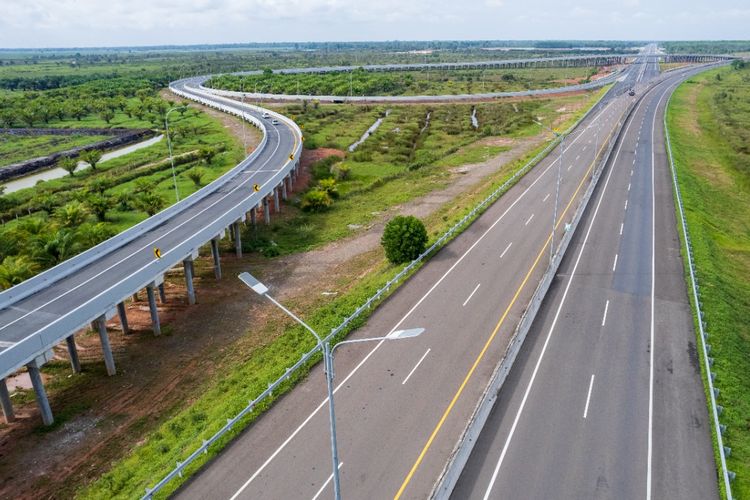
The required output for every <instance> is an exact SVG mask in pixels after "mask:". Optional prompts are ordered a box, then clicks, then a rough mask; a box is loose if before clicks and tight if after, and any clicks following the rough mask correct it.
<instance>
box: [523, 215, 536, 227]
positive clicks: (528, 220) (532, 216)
mask: <svg viewBox="0 0 750 500" xmlns="http://www.w3.org/2000/svg"><path fill="white" fill-rule="evenodd" d="M533 218H534V214H531V217H529V218H528V219H527V220H526V224H524V226H528V225H529V222H531V219H533Z"/></svg>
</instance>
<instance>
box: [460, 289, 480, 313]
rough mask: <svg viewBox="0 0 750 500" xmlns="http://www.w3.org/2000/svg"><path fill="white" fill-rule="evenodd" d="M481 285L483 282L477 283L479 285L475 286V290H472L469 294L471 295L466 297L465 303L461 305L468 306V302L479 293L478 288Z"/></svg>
mask: <svg viewBox="0 0 750 500" xmlns="http://www.w3.org/2000/svg"><path fill="white" fill-rule="evenodd" d="M479 285H481V283H477V286H475V287H474V290H472V291H471V293H470V294H469V296H468V297H466V300H464V303H463V304H461V307H466V304H468V303H469V301H470V300H471V298H472V297H473V296H474V294H475V293H477V290H479Z"/></svg>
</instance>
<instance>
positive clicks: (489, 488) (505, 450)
mask: <svg viewBox="0 0 750 500" xmlns="http://www.w3.org/2000/svg"><path fill="white" fill-rule="evenodd" d="M643 102H644V101H643V100H642V101H640V102H639V103H638V106H637V107H636V109H635V111H634V114H636V113H637V112H638V108H640V107H641V105H642V104H643ZM632 123H633V122H632V121H631V122H630V123H628V126H627V128H626V129H625V135H627V133H628V130H629V129H630V125H632ZM622 144H623V143H622V142H620V145H619V146H618V147H617V153H616V154H615V159H614V161H613V162H612V165H613V166H614V165H615V164H616V163H617V158H618V156H619V155H620V151H621V149H622ZM614 171H615V169H614V168H610V169H609V173H607V179H606V181H605V183H604V187H603V189H602V192H601V197H600V198H599V202H598V203H597V204H596V208H595V209H594V215H593V217H592V219H591V223H590V224H589V227H588V230H587V231H586V236H585V237H584V239H583V244H582V245H581V249H580V251H579V253H578V257H577V258H576V262H575V264H574V265H573V271H572V272H571V273H570V278H569V279H568V283H567V285H566V286H565V291H564V292H563V296H562V300H561V301H560V305H559V306H558V307H557V311H556V312H555V317H554V319H553V320H552V325H551V326H550V329H549V332H548V333H547V338H546V339H545V340H544V344H543V345H542V352H541V353H540V355H539V359H538V360H537V362H536V365H535V366H534V370H533V372H532V373H531V379H530V380H529V384H528V385H527V386H526V391H525V393H524V395H523V398H522V399H521V405H520V406H519V408H518V411H517V412H516V416H515V418H514V419H513V425H511V427H510V432H509V433H508V437H507V438H506V440H505V444H504V445H503V449H502V451H501V452H500V458H498V460H497V465H496V466H495V470H494V471H493V473H492V477H491V479H490V482H489V484H488V485H487V490H486V491H485V493H484V500H488V499H489V496H490V493H491V492H492V487H493V486H494V485H495V481H496V480H497V475H498V473H499V472H500V466H501V465H502V463H503V460H504V459H505V455H506V454H507V453H508V447H509V446H510V442H511V440H512V439H513V434H515V432H516V427H517V426H518V421H519V420H520V418H521V414H522V413H523V409H524V406H526V400H527V399H528V397H529V393H530V392H531V388H532V386H533V385H534V380H535V379H536V374H537V373H538V371H539V366H540V365H541V364H542V359H543V358H544V353H545V352H546V351H547V346H548V345H549V341H550V338H551V337H552V332H553V331H554V330H555V325H556V324H557V320H558V318H559V316H560V312H561V311H562V308H563V305H565V299H566V298H567V296H568V291H569V290H570V285H571V283H572V282H573V277H574V276H575V273H576V269H578V264H579V262H580V261H581V256H582V255H583V250H584V249H585V248H586V243H587V242H588V239H589V235H590V234H591V228H592V227H593V226H594V222H595V221H596V216H597V214H598V213H599V207H600V206H601V204H602V200H603V199H604V194H605V193H606V191H607V186H608V185H609V180H610V178H611V177H612V172H614Z"/></svg>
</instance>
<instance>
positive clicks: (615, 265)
mask: <svg viewBox="0 0 750 500" xmlns="http://www.w3.org/2000/svg"><path fill="white" fill-rule="evenodd" d="M616 268H617V254H615V263H614V264H612V272H615V269H616Z"/></svg>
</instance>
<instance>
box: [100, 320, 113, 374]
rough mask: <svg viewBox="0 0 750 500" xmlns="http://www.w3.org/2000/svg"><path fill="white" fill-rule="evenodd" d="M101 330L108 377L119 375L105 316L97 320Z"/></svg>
mask: <svg viewBox="0 0 750 500" xmlns="http://www.w3.org/2000/svg"><path fill="white" fill-rule="evenodd" d="M96 322H97V326H98V329H99V340H101V342H102V353H103V354H104V365H105V366H106V367H107V375H109V376H110V377H111V376H112V375H114V374H115V373H117V370H116V369H115V358H114V357H113V356H112V347H110V345H109V334H108V333H107V317H106V316H104V315H103V314H102V315H101V316H99V319H97V320H96Z"/></svg>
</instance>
